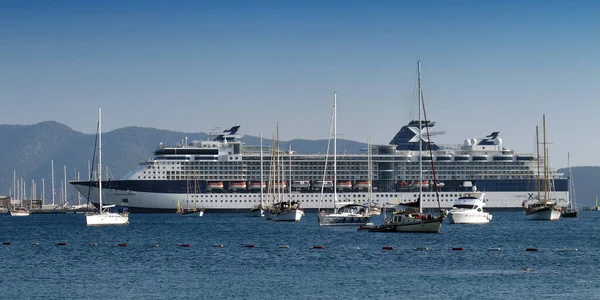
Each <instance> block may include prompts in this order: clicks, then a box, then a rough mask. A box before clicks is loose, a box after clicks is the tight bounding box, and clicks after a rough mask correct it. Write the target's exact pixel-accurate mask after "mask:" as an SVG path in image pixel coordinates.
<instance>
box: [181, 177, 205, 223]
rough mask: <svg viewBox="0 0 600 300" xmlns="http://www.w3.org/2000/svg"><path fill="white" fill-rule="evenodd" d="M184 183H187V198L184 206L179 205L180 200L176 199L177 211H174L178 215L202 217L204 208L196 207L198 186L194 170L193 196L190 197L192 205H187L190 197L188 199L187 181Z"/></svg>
mask: <svg viewBox="0 0 600 300" xmlns="http://www.w3.org/2000/svg"><path fill="white" fill-rule="evenodd" d="M186 184H188V189H187V192H188V193H187V198H188V199H186V207H185V208H184V207H183V206H181V202H180V201H179V200H177V211H176V213H177V214H178V215H180V216H186V217H190V216H199V217H202V216H203V215H204V208H200V209H198V208H197V207H196V205H197V201H198V200H197V196H198V187H197V180H196V173H195V172H194V196H193V197H192V200H191V201H192V202H194V207H188V206H189V203H190V199H189V194H190V193H189V192H190V191H189V181H187V182H186ZM194 199H196V201H194Z"/></svg>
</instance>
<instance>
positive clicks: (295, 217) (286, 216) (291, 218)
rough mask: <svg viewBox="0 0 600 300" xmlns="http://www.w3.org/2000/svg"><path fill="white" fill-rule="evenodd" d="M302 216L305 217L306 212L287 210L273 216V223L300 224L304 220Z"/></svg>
mask: <svg viewBox="0 0 600 300" xmlns="http://www.w3.org/2000/svg"><path fill="white" fill-rule="evenodd" d="M302 216H304V211H302V210H300V209H292V210H286V211H283V212H280V213H276V214H273V221H281V222H298V221H300V219H302Z"/></svg>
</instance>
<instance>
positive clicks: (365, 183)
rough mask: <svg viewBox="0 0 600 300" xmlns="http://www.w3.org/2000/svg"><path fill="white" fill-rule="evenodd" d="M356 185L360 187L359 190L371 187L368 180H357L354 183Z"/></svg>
mask: <svg viewBox="0 0 600 300" xmlns="http://www.w3.org/2000/svg"><path fill="white" fill-rule="evenodd" d="M354 187H355V188H357V189H359V190H364V189H368V188H370V187H371V183H370V182H368V181H357V182H356V183H355V184H354Z"/></svg>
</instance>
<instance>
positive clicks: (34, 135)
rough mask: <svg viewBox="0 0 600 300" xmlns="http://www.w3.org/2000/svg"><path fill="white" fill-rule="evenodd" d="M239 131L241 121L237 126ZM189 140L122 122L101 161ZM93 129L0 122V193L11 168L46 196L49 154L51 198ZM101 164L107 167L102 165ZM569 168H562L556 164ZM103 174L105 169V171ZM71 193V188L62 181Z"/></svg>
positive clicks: (116, 168) (315, 143)
mask: <svg viewBox="0 0 600 300" xmlns="http://www.w3.org/2000/svg"><path fill="white" fill-rule="evenodd" d="M241 132H243V127H242V131H241ZM185 137H187V138H188V141H192V140H206V139H207V138H208V137H207V135H206V134H204V133H182V132H174V131H168V130H160V129H154V128H143V127H126V128H121V129H117V130H114V131H111V132H107V133H104V134H102V140H103V143H102V146H103V165H104V166H105V167H107V168H108V169H109V172H108V175H109V176H110V177H111V178H120V177H122V176H124V175H125V174H127V172H129V171H130V170H132V169H133V168H135V167H136V165H137V163H138V162H139V161H143V160H147V159H148V158H150V157H151V156H152V151H153V150H154V149H155V148H156V146H157V145H158V144H159V143H160V142H162V143H163V144H165V145H174V144H178V143H181V142H182V140H183V139H184V138H185ZM95 138H96V136H95V134H84V133H81V132H78V131H74V130H72V129H71V128H69V127H68V126H65V125H63V124H61V123H57V122H52V121H49V122H41V123H38V124H35V125H0V141H2V148H1V149H0V166H2V168H1V169H0V195H1V194H5V195H8V192H9V188H12V182H13V171H16V172H17V178H18V179H20V178H23V179H24V180H25V183H26V186H27V188H28V190H27V194H28V195H29V193H30V190H29V187H30V186H31V181H32V180H35V181H36V184H37V187H38V197H40V196H41V195H40V193H41V188H42V178H44V179H45V191H46V192H45V195H46V199H48V200H50V199H51V194H50V191H51V187H50V185H51V166H50V161H51V160H54V176H55V190H56V196H55V197H56V201H58V197H59V195H60V184H61V181H64V173H63V170H64V166H65V165H66V166H67V181H69V180H73V179H75V178H76V171H79V172H80V176H81V178H87V176H88V162H89V161H90V160H91V159H92V157H93V151H94V143H95ZM242 141H243V142H244V143H246V144H248V145H258V144H259V137H256V136H249V135H246V136H244V137H243V138H242ZM263 143H264V145H265V146H270V145H271V140H270V139H266V138H265V139H264V140H263ZM289 143H291V144H292V149H293V150H295V151H296V152H298V153H325V152H326V151H327V140H300V139H299V140H291V141H282V142H281V143H280V147H281V148H283V149H287V148H288V145H289ZM365 147H366V144H365V143H361V142H355V141H349V140H343V139H339V140H338V151H340V152H347V153H360V152H361V149H364V148H365ZM105 170H106V169H105ZM559 171H560V172H562V173H565V175H566V174H568V171H567V170H566V169H560V170H559ZM572 172H573V178H574V183H575V194H576V197H577V203H578V204H579V206H584V205H586V206H587V205H592V204H593V202H594V199H595V197H596V196H597V195H599V194H600V188H599V187H598V182H600V167H573V168H572ZM105 174H106V173H105ZM67 188H68V190H69V193H70V197H69V198H72V197H73V196H74V190H73V189H72V188H71V186H70V185H68V186H67Z"/></svg>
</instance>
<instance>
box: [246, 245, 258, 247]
mask: <svg viewBox="0 0 600 300" xmlns="http://www.w3.org/2000/svg"><path fill="white" fill-rule="evenodd" d="M244 247H246V248H256V246H255V245H244Z"/></svg>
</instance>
